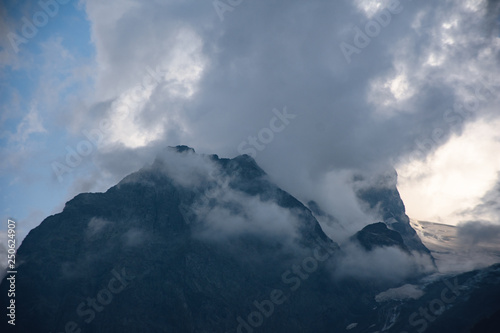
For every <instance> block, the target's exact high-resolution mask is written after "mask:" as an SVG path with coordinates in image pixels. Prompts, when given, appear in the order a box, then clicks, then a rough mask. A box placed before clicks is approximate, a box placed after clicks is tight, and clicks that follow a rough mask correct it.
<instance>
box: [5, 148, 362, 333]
mask: <svg viewBox="0 0 500 333" xmlns="http://www.w3.org/2000/svg"><path fill="white" fill-rule="evenodd" d="M339 253H340V251H339V248H338V245H337V244H335V243H334V242H333V241H331V240H330V239H328V238H327V237H326V236H325V234H324V233H323V232H322V230H321V227H320V226H319V224H318V222H317V221H316V220H315V218H314V217H313V215H312V214H311V212H310V211H309V209H307V208H306V207H305V206H304V205H302V204H301V203H300V202H299V201H298V200H297V199H295V198H294V197H293V196H291V195H290V194H288V193H286V192H284V191H283V190H281V189H279V188H278V187H276V186H275V185H274V184H272V183H271V182H270V181H269V180H268V177H267V175H266V174H265V172H264V171H263V170H262V169H261V168H260V167H258V166H257V164H256V163H255V161H254V160H253V159H252V158H250V157H249V156H246V155H244V156H238V157H236V158H234V159H224V158H219V157H218V156H217V155H208V156H205V155H198V154H196V153H195V152H194V150H192V149H190V148H188V147H185V146H179V147H175V148H170V149H168V150H166V151H165V152H164V153H163V154H162V156H159V157H158V158H157V159H156V161H155V162H154V163H153V164H152V165H151V166H149V167H145V168H143V169H141V170H140V171H138V172H136V173H133V174H131V175H129V176H127V177H125V178H124V179H123V180H122V181H121V182H120V183H119V184H117V185H116V186H113V187H111V188H110V189H109V190H107V191H106V192H105V193H82V194H79V195H77V196H76V197H75V198H73V199H72V200H70V201H69V202H67V203H66V205H65V207H64V210H63V211H62V212H61V213H59V214H56V215H52V216H49V217H48V218H46V219H45V220H44V221H43V222H42V223H41V224H40V225H39V226H38V227H37V228H35V229H33V230H32V231H31V232H30V233H29V234H28V236H27V237H26V238H25V240H24V241H23V244H22V245H21V247H20V248H19V250H18V252H17V261H18V262H19V263H20V264H19V266H18V269H17V271H18V274H17V277H16V304H17V307H16V318H17V321H16V326H15V329H16V331H18V332H54V333H55V332H226V331H227V332H235V331H237V332H252V331H254V330H256V329H257V328H259V330H260V331H261V332H279V331H282V332H305V331H308V330H309V331H315V332H324V331H327V330H330V329H335V328H341V327H343V326H344V323H345V321H346V318H349V317H351V316H352V315H353V314H352V313H353V312H355V313H357V312H359V311H363V309H364V308H365V307H366V306H367V305H366V304H363V303H360V300H359V299H358V298H357V297H354V296H353V295H358V294H359V292H360V290H363V288H362V286H360V284H359V283H357V282H356V281H340V282H335V281H332V275H331V272H330V269H329V267H330V266H331V265H334V262H335V261H336V260H337V257H338V256H339ZM8 286H9V282H8V281H7V280H6V279H4V280H3V282H2V284H1V285H0V291H1V294H2V295H6V294H7V289H8ZM6 302H7V300H6V298H2V307H3V308H4V309H5V307H6V306H7V303H6ZM353 309H354V310H353ZM271 315H272V316H271ZM0 325H1V326H0V327H1V331H2V332H5V331H7V329H12V327H11V326H9V325H7V324H6V323H5V321H2V323H1V324H0Z"/></svg>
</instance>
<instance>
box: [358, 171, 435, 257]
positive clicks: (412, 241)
mask: <svg viewBox="0 0 500 333" xmlns="http://www.w3.org/2000/svg"><path fill="white" fill-rule="evenodd" d="M397 176H398V175H397V173H396V171H395V170H392V171H390V172H385V173H382V174H381V175H377V176H375V177H371V178H369V177H366V176H364V175H359V174H358V175H356V176H355V178H354V185H355V188H356V195H357V197H358V198H359V200H360V201H361V202H362V203H364V204H365V205H367V207H368V209H369V210H371V211H372V212H374V213H376V214H378V215H379V216H380V217H381V219H382V221H383V222H384V223H385V224H386V225H387V227H388V228H389V229H391V230H394V231H397V232H398V233H399V234H400V235H401V237H402V238H403V240H404V243H405V245H406V246H407V247H408V249H409V250H410V251H417V252H419V253H422V254H425V255H428V256H429V257H432V256H431V252H430V251H429V249H427V247H426V246H425V245H424V244H423V243H422V241H421V240H420V238H419V237H418V235H417V233H416V232H415V230H414V229H413V228H412V227H411V225H410V219H409V217H408V216H407V215H406V209H405V205H404V203H403V200H402V199H401V196H400V195H399V191H398V189H397Z"/></svg>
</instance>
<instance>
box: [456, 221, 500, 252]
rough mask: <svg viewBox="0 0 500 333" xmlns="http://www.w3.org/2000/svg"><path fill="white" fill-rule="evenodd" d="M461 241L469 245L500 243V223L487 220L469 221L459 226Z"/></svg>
mask: <svg viewBox="0 0 500 333" xmlns="http://www.w3.org/2000/svg"><path fill="white" fill-rule="evenodd" d="M457 236H458V239H459V241H461V242H462V243H464V244H467V245H469V246H470V245H476V244H483V245H484V244H488V243H489V244H492V245H498V240H499V239H500V225H499V224H493V223H490V222H486V221H469V222H465V223H461V224H459V225H458V226H457Z"/></svg>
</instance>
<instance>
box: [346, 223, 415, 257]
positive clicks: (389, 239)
mask: <svg viewBox="0 0 500 333" xmlns="http://www.w3.org/2000/svg"><path fill="white" fill-rule="evenodd" d="M352 240H354V241H357V242H358V243H359V244H360V245H361V246H362V247H363V248H364V249H365V250H367V251H371V250H373V249H374V248H376V247H390V246H395V247H398V248H400V249H401V250H403V251H405V252H407V253H410V251H409V250H408V247H407V246H406V245H405V243H404V241H403V237H401V235H400V234H399V233H398V232H397V231H394V230H390V229H389V228H387V225H386V224H385V223H383V222H378V223H374V224H370V225H367V226H366V227H364V228H363V229H362V230H361V231H358V232H357V233H356V234H355V235H354V236H353V237H352Z"/></svg>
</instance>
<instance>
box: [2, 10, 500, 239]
mask: <svg viewBox="0 0 500 333" xmlns="http://www.w3.org/2000/svg"><path fill="white" fill-rule="evenodd" d="M499 18H500V2H499V1H497V0H450V1H444V0H443V1H438V2H436V1H425V0H418V1H416V0H413V1H411V0H400V1H389V0H382V1H375V0H338V1H326V0H310V1H299V0H269V1H267V0H266V1H264V0H216V1H214V0H182V1H181V0H164V1H138V0H137V1H134V0H108V1H98V0H81V1H78V0H70V1H68V0H58V1H56V0H42V1H40V2H38V1H15V0H6V1H3V2H2V4H1V5H0V126H1V127H0V153H1V155H2V156H3V158H2V160H1V162H0V187H1V189H2V193H1V201H0V217H1V219H2V221H4V222H2V223H1V224H0V232H5V230H6V228H7V219H9V218H10V219H14V220H16V222H17V223H18V225H17V226H18V227H17V228H18V229H17V230H18V237H20V238H21V239H22V238H23V237H24V236H26V234H27V233H28V232H29V230H30V229H32V228H34V227H36V226H37V225H38V224H39V223H40V222H41V221H42V220H43V219H44V218H45V217H47V216H48V215H51V214H56V213H58V212H60V211H61V210H62V209H63V208H64V203H65V202H66V201H68V200H69V199H71V198H72V197H73V196H75V195H76V194H78V193H80V192H96V191H105V190H106V189H107V188H109V187H110V186H113V185H114V184H116V183H117V182H118V181H119V180H120V179H122V178H123V177H124V176H126V175H127V174H129V173H131V172H134V171H136V170H138V169H140V168H141V167H142V166H144V165H146V164H149V163H151V162H152V161H153V160H154V158H155V156H156V154H157V153H158V152H159V151H160V150H161V149H163V148H164V147H166V146H172V145H178V144H185V145H189V146H191V147H193V148H195V149H196V151H197V152H200V153H207V154H212V153H216V154H218V155H219V156H221V157H234V156H237V155H239V154H243V153H246V154H249V155H251V156H252V157H254V158H255V159H256V161H257V162H258V163H259V165H260V166H261V167H262V168H263V169H264V170H265V171H266V172H267V173H268V174H269V176H270V177H271V179H272V180H274V181H275V182H276V183H277V184H278V185H279V186H280V187H282V188H283V189H285V190H287V191H289V192H290V193H291V194H292V195H294V196H296V197H297V198H299V199H300V200H302V201H303V202H307V201H308V200H311V199H314V200H316V201H317V202H319V203H320V204H321V205H322V208H323V209H324V210H325V211H327V212H331V213H336V214H337V216H339V215H340V216H341V217H342V218H344V219H346V220H352V221H353V223H359V221H360V220H362V219H364V218H365V216H364V215H363V213H362V212H361V211H360V208H359V207H358V206H357V204H356V203H355V198H354V197H353V193H352V189H351V187H350V183H349V180H350V177H352V175H353V174H354V173H358V172H362V173H377V172H379V171H380V170H386V169H387V168H395V169H396V170H397V172H398V175H399V179H398V188H399V190H400V192H401V195H402V197H403V200H404V202H405V205H406V208H407V213H408V215H409V216H410V217H411V218H414V219H418V220H426V221H433V222H440V223H446V224H453V225H457V224H460V223H464V222H471V221H478V222H480V223H479V224H478V225H486V224H487V223H490V224H491V223H492V224H500V215H499V211H500V209H499V207H500V206H499V205H498V204H497V202H498V198H499V195H500V178H499V175H500V157H498V156H500V155H498V153H497V152H498V151H499V149H500V137H499V134H498V131H497V129H498V128H499V125H500V112H499V108H498V107H499V105H500V103H499V102H500V97H499V96H500V94H499V92H500V66H499V62H500V53H499V51H500V30H499V24H500V20H499ZM363 223H364V222H363ZM485 223H486V224H485ZM366 224H367V223H366Z"/></svg>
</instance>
